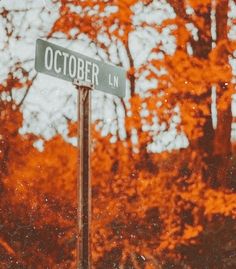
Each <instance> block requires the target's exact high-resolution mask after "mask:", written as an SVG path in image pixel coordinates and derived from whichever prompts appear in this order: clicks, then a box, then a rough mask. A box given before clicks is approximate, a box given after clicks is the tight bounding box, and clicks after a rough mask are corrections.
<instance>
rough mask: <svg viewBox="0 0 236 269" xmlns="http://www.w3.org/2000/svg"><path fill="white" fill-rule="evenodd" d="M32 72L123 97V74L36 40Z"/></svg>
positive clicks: (115, 68) (122, 71) (107, 65)
mask: <svg viewBox="0 0 236 269" xmlns="http://www.w3.org/2000/svg"><path fill="white" fill-rule="evenodd" d="M35 69H36V70H37V71H38V72H40V73H43V74H47V75H50V76H53V77H56V78H60V79H63V80H67V81H70V82H72V83H74V81H79V82H84V83H86V84H89V85H92V86H93V88H94V89H96V90H99V91H103V92H106V93H110V94H113V95H116V96H119V97H125V90H126V71H125V70H124V69H123V68H120V67H117V66H114V65H111V64H107V63H105V62H102V61H98V60H95V59H92V58H90V57H87V56H85V55H82V54H80V53H78V52H74V51H72V50H69V49H66V48H63V47H61V46H58V45H55V44H52V43H50V42H47V41H44V40H42V39H37V42H36V55H35Z"/></svg>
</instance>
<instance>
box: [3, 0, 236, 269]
mask: <svg viewBox="0 0 236 269" xmlns="http://www.w3.org/2000/svg"><path fill="white" fill-rule="evenodd" d="M159 3H160V2H158V1H141V2H138V1H128V2H127V1H126V2H125V1H109V2H107V1H82V2H81V1H80V2H78V1H64V0H63V1H61V7H60V10H59V17H58V18H57V20H56V21H55V24H54V25H53V26H52V30H51V31H50V32H49V34H47V36H48V38H58V39H59V38H61V37H60V35H59V34H58V33H59V32H62V33H64V34H66V38H68V39H77V38H81V36H82V38H84V35H85V34H86V35H87V38H89V40H90V42H91V44H93V46H94V48H96V50H97V54H98V56H100V57H102V58H105V59H106V56H105V55H108V56H107V59H109V58H110V59H111V60H112V61H114V62H115V63H116V64H120V65H125V62H126V61H128V62H129V64H127V68H128V69H129V79H130V92H131V94H130V99H129V100H125V101H122V102H121V103H119V102H118V101H117V100H115V99H112V102H113V103H114V104H115V108H116V113H117V117H119V115H118V114H119V112H118V111H119V109H120V106H121V107H122V108H123V110H124V112H125V122H124V126H125V129H126V132H127V137H126V139H123V140H122V139H118V140H117V141H116V142H115V143H110V139H111V137H112V135H113V133H112V132H111V133H112V134H111V135H107V136H105V137H104V136H102V134H101V132H100V131H101V130H100V129H99V128H100V126H101V124H100V122H99V121H97V122H95V123H94V125H93V153H92V191H93V223H92V250H93V252H92V259H93V267H94V268H96V269H100V268H101V269H102V268H103V269H106V268H109V269H110V268H123V269H130V268H135V269H139V268H142V269H151V268H161V269H164V268H171V267H172V268H181V269H182V268H199V269H202V268H204V267H206V268H217V266H218V265H219V264H220V266H222V267H223V268H233V266H234V264H235V261H234V258H233V256H232V255H231V253H232V246H234V245H235V239H234V238H233V239H232V236H231V235H232V233H235V202H236V196H235V193H234V190H233V189H232V190H231V189H229V188H228V189H227V188H226V187H227V184H226V182H225V181H226V174H227V170H229V169H230V163H229V157H230V156H231V144H230V131H231V118H232V114H231V112H230V104H231V96H232V94H233V87H234V84H233V82H232V77H233V75H232V70H231V67H230V65H229V61H228V57H229V55H231V54H232V52H233V50H234V49H235V47H234V46H235V44H234V42H233V41H232V40H230V39H229V37H228V35H227V33H228V29H227V21H229V18H227V13H228V9H229V7H230V5H231V6H232V5H233V3H232V2H228V1H216V5H215V6H214V5H213V2H211V1H188V2H187V1H171V0H170V1H168V3H164V2H162V4H163V3H164V4H163V9H161V8H160V6H159ZM229 3H230V5H229ZM171 8H173V12H172V13H170V14H168V16H167V17H165V19H164V20H161V22H160V23H157V22H156V21H152V20H148V19H147V17H146V18H145V20H144V21H142V20H141V21H139V23H136V22H135V20H134V16H137V14H138V16H141V17H142V16H143V15H145V13H146V14H147V12H152V11H158V10H159V9H161V10H162V12H164V10H165V12H167V11H166V10H170V9H171ZM213 11H216V13H215V14H216V16H215V19H216V38H215V40H214V35H213V37H212V31H211V24H212V22H211V20H212V19H211V18H213V17H214V15H212V14H214V12H213ZM26 12H28V11H26ZM5 13H6V11H3V15H4V14H5ZM167 13H168V12H167ZM148 14H149V13H148ZM154 14H156V13H154ZM174 14H175V15H174ZM3 15H2V16H3ZM4 16H5V15H4ZM213 21H214V20H213ZM7 29H9V28H7ZM194 29H195V32H197V34H194ZM138 30H139V31H141V32H142V31H147V32H148V33H150V35H154V33H155V34H156V35H162V34H163V33H168V35H169V36H171V37H172V38H174V39H175V42H173V43H172V46H171V48H172V49H171V50H168V49H167V47H168V46H166V44H165V40H159V41H156V40H155V35H154V37H152V38H154V41H153V44H155V46H153V47H152V46H151V47H150V48H149V51H148V53H147V55H146V60H145V61H143V62H142V64H139V65H138V64H136V65H135V64H134V63H135V60H136V56H137V55H134V54H132V46H134V44H133V43H132V42H131V41H130V39H131V37H132V34H133V33H134V32H135V31H138ZM196 30H197V31H196ZM82 33H83V34H82ZM142 33H143V32H142ZM63 38H64V37H63ZM213 41H215V45H214V46H212V44H213ZM135 45H136V44H135ZM123 49H125V50H123ZM123 51H125V53H123ZM114 55H116V57H113V56H114ZM134 56H135V57H134ZM125 59H126V60H125ZM21 67H22V63H19V64H18V65H16V67H12V69H13V70H14V71H13V72H12V73H11V72H10V73H9V76H8V77H7V79H5V80H4V81H3V82H1V87H0V91H1V93H3V94H1V99H0V100H1V101H0V102H1V103H0V104H1V106H0V109H1V111H0V115H1V125H0V128H1V129H0V135H1V155H0V164H1V174H0V177H1V185H0V187H1V196H0V199H1V207H0V209H1V210H0V218H1V220H2V223H3V227H2V228H1V235H0V246H1V249H0V250H1V252H0V262H1V266H3V267H6V266H10V264H13V266H15V267H16V268H17V266H18V267H19V268H29V267H33V268H41V267H47V266H49V267H50V268H74V267H75V263H76V261H75V245H76V244H75V241H76V234H77V231H76V192H75V186H76V149H75V148H74V147H73V146H71V145H69V144H67V143H66V142H65V141H64V140H63V139H62V138H61V136H60V135H57V136H55V137H54V138H53V139H52V140H51V141H48V142H46V141H45V149H44V151H43V152H38V151H37V150H36V149H35V148H34V147H33V144H34V143H35V141H36V140H37V139H38V137H36V136H35V135H32V134H28V135H24V136H22V135H20V134H19V133H18V129H19V127H20V126H22V120H23V118H22V114H21V111H20V109H21V105H22V103H24V101H25V97H24V96H23V99H21V100H22V101H20V102H19V103H18V105H17V103H16V102H15V101H14V98H11V95H12V94H13V92H14V91H15V90H20V89H22V88H26V89H27V90H26V95H27V94H28V93H29V91H30V90H31V86H32V76H29V74H28V73H27V72H25V71H24V69H21ZM134 67H135V68H134ZM14 68H16V69H17V68H18V69H20V70H21V71H20V74H23V76H21V75H20V76H19V74H18V73H19V72H18V73H17V72H16V69H14ZM18 69H17V70H18ZM17 74H18V76H17ZM142 76H143V77H144V78H145V79H146V82H148V81H149V82H152V81H155V80H156V83H153V84H151V83H150V84H149V86H148V89H147V90H146V91H144V92H141V93H138V91H136V92H135V87H136V89H137V88H138V87H139V84H138V83H139V78H140V77H142ZM25 78H26V79H25ZM150 85H151V86H150ZM213 86H215V87H216V88H217V96H218V98H217V100H218V103H217V111H218V124H217V128H216V129H214V128H213V125H212V115H211V105H212V100H211V95H212V87H213ZM142 87H144V85H142ZM26 95H25V96H26ZM4 96H5V97H4ZM224 115H226V116H225V118H223V116H224ZM223 119H226V120H223ZM68 124H69V127H70V136H71V137H75V136H76V124H75V123H73V122H70V121H69V123H68ZM173 126H174V127H173ZM156 127H158V128H156ZM119 128H121V127H120V126H119ZM119 128H117V129H116V131H117V132H118V129H119ZM171 128H172V130H173V128H174V129H175V132H174V135H175V138H174V139H172V140H174V141H177V138H176V137H177V135H178V134H182V135H186V136H187V138H188V142H189V146H188V147H187V148H186V149H178V147H175V150H173V147H172V148H171V147H169V148H168V146H169V145H167V146H166V147H164V146H163V147H162V149H161V150H159V153H158V154H157V153H153V152H152V151H150V150H149V149H150V145H151V144H152V143H153V142H155V141H156V139H159V138H160V137H161V136H164V135H166V136H167V135H168V131H169V130H171ZM221 137H224V139H225V143H224V144H223V145H222V143H221ZM40 138H41V139H43V138H42V137H40ZM163 143H164V142H163ZM169 143H170V142H169ZM181 146H183V145H180V146H179V147H181ZM176 148H177V149H176ZM166 149H169V152H168V151H167V150H166ZM171 149H172V150H171ZM217 163H220V164H221V165H216V164H217ZM209 183H210V184H209ZM213 186H214V187H216V186H220V188H212V187H213ZM28 213H29V214H28ZM222 242H224V246H222ZM207 245H209V246H210V248H208V247H206V246H207ZM212 249H213V250H214V251H212ZM198 255H201V259H200V260H199V259H197V258H196V257H198ZM216 256H217V257H216ZM208 257H210V258H208ZM40 266H41V267H40ZM227 266H228V267H227Z"/></svg>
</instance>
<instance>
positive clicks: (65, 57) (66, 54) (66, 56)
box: [62, 52, 69, 76]
mask: <svg viewBox="0 0 236 269" xmlns="http://www.w3.org/2000/svg"><path fill="white" fill-rule="evenodd" d="M62 55H63V57H64V64H63V66H64V68H63V74H64V75H65V76H66V67H67V59H68V57H69V54H68V53H66V52H62Z"/></svg>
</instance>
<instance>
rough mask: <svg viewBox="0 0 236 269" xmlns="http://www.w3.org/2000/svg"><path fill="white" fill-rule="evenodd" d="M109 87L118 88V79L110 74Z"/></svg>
mask: <svg viewBox="0 0 236 269" xmlns="http://www.w3.org/2000/svg"><path fill="white" fill-rule="evenodd" d="M109 85H110V86H111V87H114V88H118V87H119V78H118V76H113V77H112V75H111V74H109Z"/></svg>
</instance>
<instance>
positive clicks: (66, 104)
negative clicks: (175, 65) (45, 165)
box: [0, 0, 236, 152]
mask: <svg viewBox="0 0 236 269" xmlns="http://www.w3.org/2000/svg"><path fill="white" fill-rule="evenodd" d="M52 3H53V1H49V0H21V1H19V0H11V1H9V0H1V1H0V10H2V9H3V8H7V9H9V10H11V12H10V13H9V14H8V16H7V18H0V59H1V60H0V82H2V81H4V80H5V78H6V76H7V74H8V72H9V70H11V69H12V67H13V66H14V65H15V63H17V62H21V63H22V66H23V68H24V69H25V70H27V71H28V72H29V73H30V77H32V78H33V77H34V76H35V75H36V71H35V69H34V57H35V56H34V55H35V44H36V39H37V38H43V39H46V37H47V34H48V32H49V31H50V29H51V27H52V25H53V24H54V22H55V20H56V19H57V18H58V16H59V13H58V7H59V4H57V5H55V4H52ZM234 7H235V6H234ZM235 10H236V8H235V9H234V11H235ZM133 11H134V14H135V15H134V16H133V23H134V24H135V25H136V26H137V27H136V28H137V29H136V30H135V31H133V32H132V33H131V34H130V36H129V44H130V49H131V54H132V55H133V56H135V57H134V59H135V61H134V64H135V66H136V67H139V66H141V65H142V64H144V63H145V62H146V61H147V60H148V59H150V53H151V50H152V49H153V48H154V47H155V46H157V44H160V42H162V44H163V45H162V49H163V50H164V51H165V52H166V53H167V54H170V55H171V54H173V53H174V52H175V39H174V37H173V36H172V35H171V30H170V29H169V28H168V27H167V28H165V29H164V30H163V31H162V33H161V34H160V33H157V32H155V31H154V30H152V29H151V28H150V29H143V28H142V27H140V25H141V24H142V22H148V23H150V24H151V23H155V24H161V23H162V21H163V20H165V19H167V18H173V17H174V16H175V14H174V12H173V9H172V8H171V7H170V6H169V5H166V2H165V1H162V0H161V1H154V3H153V5H152V6H151V7H148V6H147V7H142V5H141V4H137V5H135V6H134V7H133ZM108 12H109V10H108ZM188 12H192V11H191V9H189V10H188ZM231 13H232V14H230V15H231V17H233V16H235V15H234V14H236V12H233V11H231ZM6 25H7V29H8V31H12V35H11V37H10V38H8V37H7V35H6V31H5V26H6ZM189 27H190V29H191V25H190V26H189ZM73 31H74V34H75V33H76V31H77V30H76V29H73V30H72V32H71V34H72V35H73ZM191 31H192V32H193V33H194V29H192V30H191ZM230 35H231V36H232V37H233V38H234V37H235V39H236V29H233V30H232V31H231V33H230ZM19 37H20V38H19ZM100 38H101V39H106V37H105V36H101V37H100ZM48 41H50V42H52V43H55V44H58V45H61V46H63V47H67V48H69V49H71V50H74V51H77V52H79V53H82V54H84V55H87V56H89V57H92V58H96V59H99V60H103V61H108V59H109V61H111V62H112V63H113V64H117V63H118V62H119V59H121V62H122V65H123V66H124V68H125V69H126V70H128V68H129V63H128V61H127V54H126V51H125V49H124V47H123V46H122V43H121V44H119V47H118V49H117V48H116V46H115V45H113V46H110V50H109V53H110V55H111V57H108V55H107V54H106V53H104V52H103V51H98V48H97V47H96V45H94V44H93V43H92V42H91V40H90V39H89V38H88V37H87V36H86V35H84V34H83V33H81V34H80V35H79V37H78V39H77V40H74V41H73V40H70V41H69V40H67V39H66V36H65V35H63V34H61V33H57V34H55V35H54V36H53V38H50V39H49V40H48ZM117 53H118V54H119V55H118V54H117ZM151 57H156V58H158V57H159V58H162V57H163V55H162V54H161V53H158V54H155V55H151ZM231 63H232V66H233V68H234V71H235V74H236V61H235V59H234V60H233V59H232V60H231ZM158 72H163V70H158ZM17 75H19V76H21V72H20V71H19V72H18V73H17ZM145 75H146V74H145V73H144V74H143V75H141V76H140V77H139V78H138V79H137V87H136V91H137V92H139V93H140V95H141V96H142V95H145V92H146V91H147V89H149V88H150V87H153V86H156V85H157V83H158V81H157V80H151V81H148V80H147V79H146V78H145ZM24 93H25V89H22V90H16V91H14V94H13V96H14V99H15V100H16V102H20V100H21V99H22V96H23V95H24ZM127 93H128V94H127V97H126V98H125V102H126V104H127V106H128V99H129V83H128V81H127ZM2 98H4V93H3V95H2ZM5 98H8V97H7V95H6V94H5ZM233 100H235V101H234V102H235V104H234V105H233V106H232V108H233V114H234V115H235V116H236V98H234V99H233ZM116 106H117V110H116V109H115V108H116ZM139 109H140V113H142V114H143V115H145V113H148V111H147V109H146V108H145V106H144V107H140V108H139ZM176 109H177V111H178V108H176ZM22 113H23V117H24V122H23V126H22V128H21V129H20V130H19V132H20V133H21V134H25V133H34V134H36V135H39V136H41V137H42V139H41V138H39V140H38V141H37V142H36V143H35V146H36V147H37V148H38V149H39V150H42V149H43V140H44V139H46V140H49V139H51V138H52V137H53V136H54V135H55V134H56V133H59V134H61V135H62V136H63V137H64V139H65V140H66V141H68V142H70V143H72V144H73V145H76V143H77V138H76V137H74V138H69V137H68V128H67V119H71V120H72V121H76V120H77V91H76V90H75V87H74V86H73V85H72V84H71V83H68V82H65V81H63V80H59V79H56V78H53V77H50V76H47V75H43V74H37V76H36V79H35V80H34V82H33V85H32V87H31V88H30V91H29V92H28V94H27V97H26V99H25V101H24V104H23V106H22ZM117 113H118V117H117ZM213 114H214V106H213ZM92 119H93V121H95V120H101V122H100V124H99V125H98V126H97V128H98V129H100V130H101V133H102V135H104V136H105V135H107V134H108V133H111V134H112V135H113V136H112V138H111V142H115V141H116V140H117V137H116V133H117V130H118V132H119V136H120V138H121V139H125V135H126V134H125V129H124V110H123V108H122V106H121V101H120V99H119V98H118V97H113V96H111V95H109V94H104V93H102V92H98V91H94V92H93V99H92ZM179 121H180V118H176V119H175V122H174V121H173V123H172V124H171V128H170V130H168V131H164V130H165V126H164V125H163V124H160V123H159V122H158V118H156V119H154V122H153V125H152V126H148V125H146V124H144V126H143V131H150V132H153V133H155V132H158V131H159V130H162V133H161V134H160V135H159V136H155V137H154V139H153V143H152V144H150V145H149V150H150V151H153V152H161V151H162V150H165V149H167V150H172V149H173V148H180V147H186V146H188V141H187V138H186V137H185V135H184V134H181V135H179V134H177V132H176V128H175V127H176V125H177V124H178V122H179ZM132 133H133V136H132V139H133V143H134V144H135V143H137V139H138V138H137V131H136V130H135V129H134V130H133V132H132ZM235 138H236V126H235Z"/></svg>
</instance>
